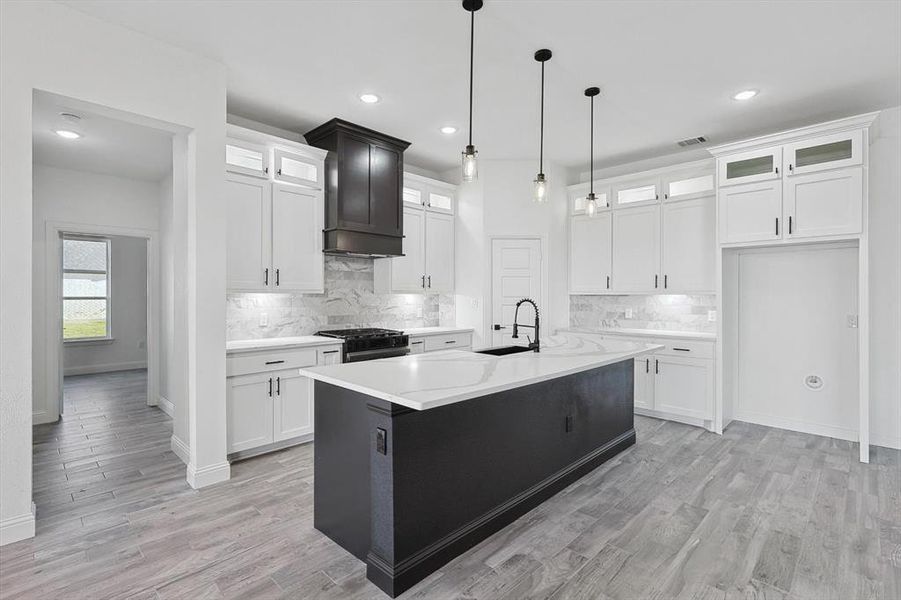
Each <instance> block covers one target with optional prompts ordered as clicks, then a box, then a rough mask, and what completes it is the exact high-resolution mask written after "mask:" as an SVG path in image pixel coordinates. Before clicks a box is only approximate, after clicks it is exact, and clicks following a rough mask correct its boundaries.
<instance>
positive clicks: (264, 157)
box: [225, 139, 269, 178]
mask: <svg viewBox="0 0 901 600" xmlns="http://www.w3.org/2000/svg"><path fill="white" fill-rule="evenodd" d="M225 170H226V171H229V172H231V173H241V174H242V175H250V176H251V177H263V178H267V177H269V153H268V152H267V151H266V147H265V146H260V145H257V144H252V143H250V142H245V141H242V140H232V139H230V140H228V141H227V142H226V144H225Z"/></svg>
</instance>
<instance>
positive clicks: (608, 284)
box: [607, 275, 610, 290]
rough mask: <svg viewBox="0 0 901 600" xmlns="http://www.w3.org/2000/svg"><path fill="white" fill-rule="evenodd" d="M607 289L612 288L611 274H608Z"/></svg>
mask: <svg viewBox="0 0 901 600" xmlns="http://www.w3.org/2000/svg"><path fill="white" fill-rule="evenodd" d="M607 289H608V290H609V289H610V275H607Z"/></svg>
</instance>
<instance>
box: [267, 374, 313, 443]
mask: <svg viewBox="0 0 901 600" xmlns="http://www.w3.org/2000/svg"><path fill="white" fill-rule="evenodd" d="M272 376H273V377H274V378H275V395H274V396H273V416H274V420H273V429H274V435H273V439H274V441H276V442H280V441H282V440H290V439H292V438H296V437H299V436H302V435H306V434H309V433H313V380H312V379H310V378H309V377H303V376H301V375H298V374H297V370H296V369H294V370H291V371H278V372H275V373H272Z"/></svg>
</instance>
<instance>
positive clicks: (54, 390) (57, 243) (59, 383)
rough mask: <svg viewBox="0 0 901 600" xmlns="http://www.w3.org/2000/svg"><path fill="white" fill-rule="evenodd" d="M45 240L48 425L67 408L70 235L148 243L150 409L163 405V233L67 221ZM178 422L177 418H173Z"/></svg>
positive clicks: (50, 227)
mask: <svg viewBox="0 0 901 600" xmlns="http://www.w3.org/2000/svg"><path fill="white" fill-rule="evenodd" d="M45 227H46V240H45V244H46V247H45V260H46V266H45V272H46V282H45V290H46V292H45V296H44V319H45V336H46V340H45V346H46V356H45V357H44V365H45V380H46V382H47V387H46V398H45V406H46V408H47V411H48V414H47V415H46V418H47V422H55V421H58V420H59V417H60V415H61V414H62V412H63V411H62V408H63V352H64V346H63V338H62V327H61V323H62V311H63V309H62V296H61V291H62V277H63V275H62V266H61V264H60V256H61V252H62V242H61V239H62V237H61V236H62V235H63V234H66V233H72V234H79V233H80V234H87V235H97V236H125V237H135V238H141V239H144V240H146V241H147V256H146V260H147V316H146V323H147V335H146V337H147V406H158V405H159V399H160V395H159V390H160V381H159V369H160V367H159V358H160V353H159V322H158V318H157V311H158V310H159V304H160V298H159V295H160V292H161V290H160V272H159V269H160V266H159V232H158V231H156V230H153V229H141V228H135V227H119V226H113V225H92V224H89V223H73V222H64V221H47V222H46V225H45ZM171 416H173V418H174V415H171Z"/></svg>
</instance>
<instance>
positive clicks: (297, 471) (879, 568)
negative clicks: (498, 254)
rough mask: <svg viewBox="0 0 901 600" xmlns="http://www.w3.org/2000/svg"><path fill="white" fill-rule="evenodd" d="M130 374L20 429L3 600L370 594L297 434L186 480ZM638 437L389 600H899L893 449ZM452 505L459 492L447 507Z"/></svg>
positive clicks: (758, 430)
mask: <svg viewBox="0 0 901 600" xmlns="http://www.w3.org/2000/svg"><path fill="white" fill-rule="evenodd" d="M143 386H144V373H143V372H134V371H133V372H128V373H118V374H111V375H103V376H83V377H78V378H71V379H68V378H67V380H66V409H67V410H66V418H65V419H64V420H63V421H62V422H61V423H59V424H55V425H50V426H40V427H36V428H35V441H34V450H35V458H34V470H35V501H36V503H37V507H38V535H37V537H35V538H34V539H31V540H26V541H22V542H19V543H17V544H12V545H9V546H5V547H3V548H2V549H0V597H2V598H4V599H6V598H42V599H43V598H64V599H91V600H93V599H99V598H141V599H150V598H153V599H157V598H158V599H164V598H191V599H196V598H328V599H332V598H334V599H339V598H351V599H365V598H380V599H381V598H385V596H384V595H382V594H381V592H379V590H378V589H377V588H375V587H374V586H373V585H372V584H370V583H369V582H368V581H367V580H366V578H365V569H364V565H363V564H362V563H360V562H359V561H357V560H356V559H355V558H353V557H352V556H350V555H349V554H347V553H346V552H344V551H343V550H341V548H339V547H338V546H337V545H335V544H334V543H332V542H331V541H330V540H328V538H326V537H325V536H323V535H321V534H319V533H318V532H316V531H315V530H313V528H312V490H313V488H312V480H313V467H312V446H311V445H306V446H301V447H297V448H293V449H290V450H286V451H283V452H279V453H275V454H271V455H268V456H264V457H260V458H257V459H253V460H248V461H245V462H242V463H238V464H236V465H234V467H233V471H232V479H231V481H228V482H226V483H223V484H220V485H217V486H213V487H211V488H207V489H205V490H201V491H194V490H191V489H190V488H189V487H188V486H187V484H186V483H185V482H184V465H182V463H181V462H180V461H179V460H178V458H176V457H175V456H174V455H173V454H172V453H171V452H170V451H169V450H168V447H169V435H170V432H171V424H170V421H169V419H168V418H167V417H166V416H165V415H164V414H163V413H162V412H160V411H159V410H158V409H153V408H148V407H146V406H144V400H143ZM636 426H637V429H638V438H639V442H638V444H637V445H636V446H634V447H633V448H631V449H630V450H628V451H626V452H624V453H622V454H621V455H619V456H618V457H616V458H615V459H614V460H612V461H611V462H609V463H607V464H606V465H604V466H602V467H601V468H599V469H597V470H596V471H594V472H593V473H591V474H589V475H588V476H586V477H584V478H583V479H581V480H580V481H578V482H576V483H575V484H573V485H572V486H570V487H569V488H568V489H566V490H565V491H564V492H561V493H560V494H558V495H557V496H555V497H554V498H552V499H551V500H550V501H548V502H546V503H545V504H543V505H542V506H540V507H538V508H536V509H535V510H533V511H532V512H530V513H528V514H527V515H525V516H524V517H522V518H521V519H519V520H518V521H516V522H515V523H513V524H511V525H510V526H509V527H507V528H506V529H504V530H502V531H501V532H499V533H498V534H496V535H494V536H493V537H491V538H489V539H488V540H486V541H484V542H483V543H482V544H480V545H479V546H477V547H475V548H473V549H472V550H471V551H469V552H467V553H466V554H464V555H462V556H460V557H459V558H457V559H456V560H454V561H453V562H451V563H449V564H448V565H446V566H445V567H444V568H442V569H441V570H440V571H439V572H437V573H434V574H433V575H431V576H430V577H429V578H427V579H426V580H424V581H423V582H421V583H420V584H419V585H417V586H416V587H415V588H413V589H412V590H410V591H409V592H407V593H406V594H404V595H403V596H402V597H403V598H405V599H406V598H416V599H432V598H436V599H437V598H442V599H443V598H448V599H451V598H454V599H456V598H463V599H475V598H484V599H488V598H492V599H506V600H515V599H520V598H554V599H569V598H582V599H586V600H588V599H592V600H608V599H617V600H619V599H633V598H653V599H665V598H679V599H704V600H708V599H726V598H728V599H738V598H741V599H751V598H766V599H793V600H801V599H808V598H809V599H812V600H824V599H835V600H852V599H857V598H860V599H865V598H866V599H868V598H885V599H887V600H897V599H899V598H901V461H899V453H898V452H897V451H889V450H885V449H881V448H875V449H874V453H873V462H872V463H871V464H870V465H862V464H860V463H858V462H857V461H856V460H855V457H856V455H857V450H856V448H855V445H854V444H850V443H847V442H841V441H837V440H832V439H829V438H823V437H817V436H811V435H805V434H799V433H793V432H788V431H782V430H778V429H770V428H767V427H760V426H755V425H748V424H744V423H736V424H733V425H732V426H731V427H730V428H729V429H728V430H727V432H726V434H725V435H723V436H717V435H714V434H711V433H708V432H705V431H702V430H700V429H696V428H693V427H688V426H685V425H680V424H676V423H669V422H663V421H657V420H654V419H648V418H639V417H636ZM461 501H465V499H461Z"/></svg>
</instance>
